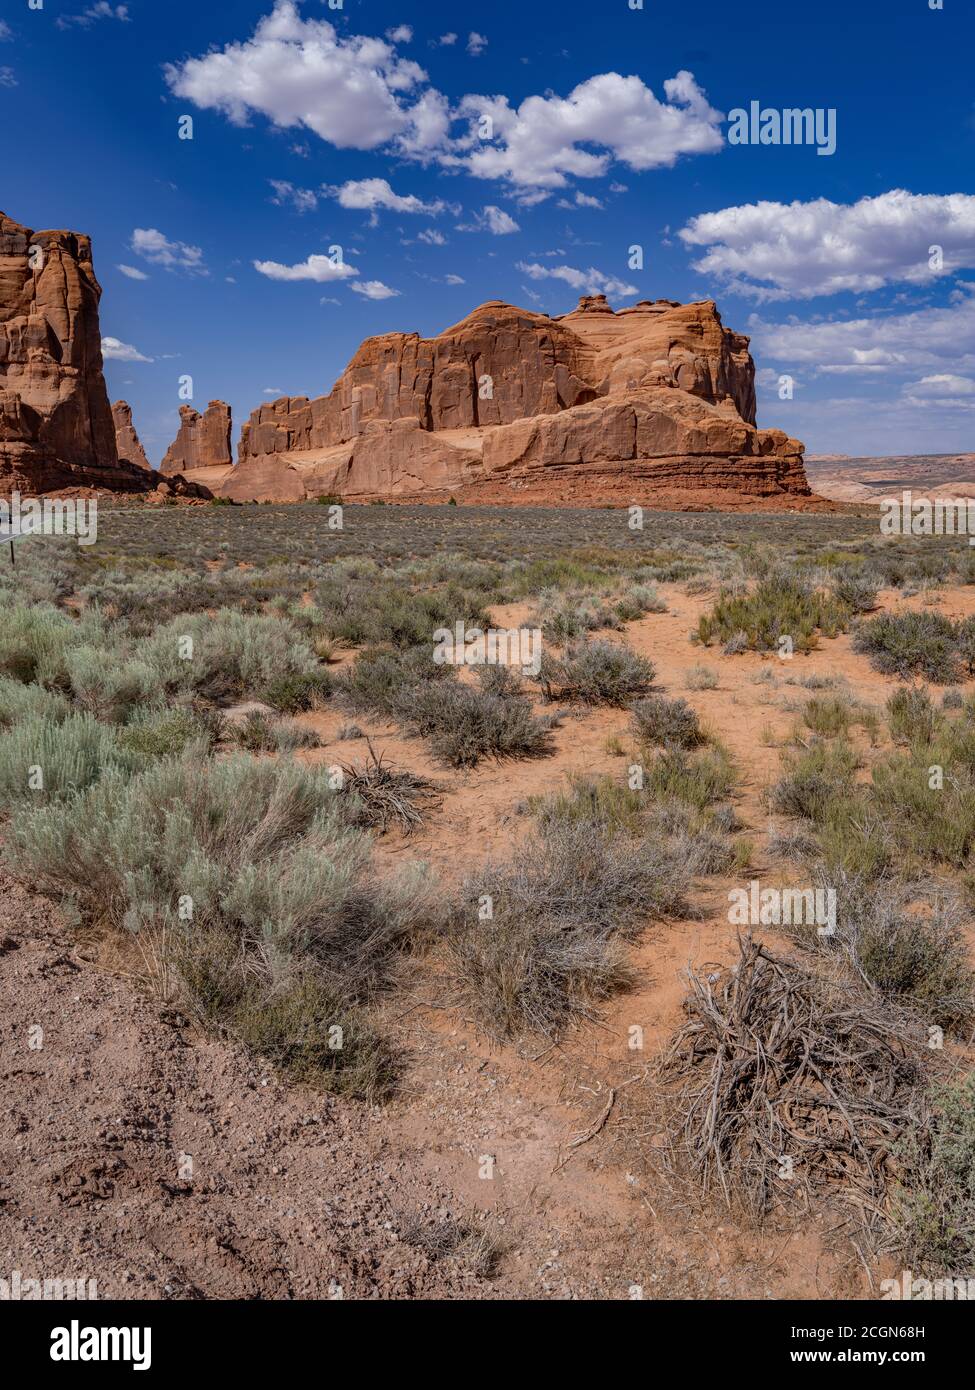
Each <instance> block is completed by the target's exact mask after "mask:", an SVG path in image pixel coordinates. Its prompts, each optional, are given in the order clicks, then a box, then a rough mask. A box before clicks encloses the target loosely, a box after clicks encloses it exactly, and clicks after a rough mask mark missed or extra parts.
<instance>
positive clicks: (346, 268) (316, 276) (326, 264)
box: [254, 255, 359, 285]
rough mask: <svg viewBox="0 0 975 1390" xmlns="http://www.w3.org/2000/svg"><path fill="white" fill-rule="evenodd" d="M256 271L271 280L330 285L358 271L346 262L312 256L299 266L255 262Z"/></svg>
mask: <svg viewBox="0 0 975 1390" xmlns="http://www.w3.org/2000/svg"><path fill="white" fill-rule="evenodd" d="M254 269H255V270H257V271H260V273H261V274H262V275H266V276H267V278H268V279H269V280H314V281H315V282H316V283H317V284H320V285H324V284H328V283H329V282H330V281H332V280H347V279H348V278H349V276H350V275H358V273H359V272H358V271H357V270H356V269H355V268H354V267H353V266H351V265H347V264H346V263H345V261H333V260H332V258H331V256H320V255H311V256H308V257H306V259H305V260H303V261H299V262H298V264H297V265H282V264H281V262H280V261H255V262H254Z"/></svg>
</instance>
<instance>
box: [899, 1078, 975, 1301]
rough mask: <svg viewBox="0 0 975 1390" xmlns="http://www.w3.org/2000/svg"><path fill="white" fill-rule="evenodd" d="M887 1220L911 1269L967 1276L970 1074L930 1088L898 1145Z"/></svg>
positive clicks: (974, 1181) (972, 1249)
mask: <svg viewBox="0 0 975 1390" xmlns="http://www.w3.org/2000/svg"><path fill="white" fill-rule="evenodd" d="M896 1158H897V1161H898V1162H899V1164H900V1165H901V1180H900V1182H899V1183H898V1185H897V1187H896V1188H895V1190H894V1193H893V1200H892V1210H891V1221H892V1223H893V1225H894V1230H895V1233H896V1238H897V1243H898V1245H899V1246H900V1248H901V1249H902V1250H903V1251H904V1254H905V1255H906V1257H907V1260H908V1262H909V1264H910V1267H911V1268H920V1269H924V1270H929V1271H931V1272H933V1273H937V1274H943V1273H944V1272H945V1271H949V1274H962V1275H964V1274H966V1273H968V1272H970V1271H971V1269H972V1268H973V1265H975V1072H970V1073H969V1074H968V1076H966V1077H962V1078H961V1079H959V1080H957V1081H954V1082H952V1083H951V1084H947V1085H946V1084H939V1085H936V1086H934V1087H932V1089H931V1092H930V1094H929V1097H928V1105H927V1110H926V1114H925V1116H924V1123H923V1124H921V1125H918V1126H917V1127H912V1128H910V1129H908V1131H907V1132H906V1133H905V1135H904V1136H903V1138H902V1140H901V1142H900V1144H899V1145H898V1146H897V1150H896Z"/></svg>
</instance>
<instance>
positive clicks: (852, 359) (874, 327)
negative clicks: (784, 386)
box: [748, 285, 975, 377]
mask: <svg viewBox="0 0 975 1390" xmlns="http://www.w3.org/2000/svg"><path fill="white" fill-rule="evenodd" d="M748 328H749V332H750V333H751V335H752V345H753V348H754V349H755V350H756V351H757V352H758V353H760V354H761V355H762V356H764V357H769V358H772V359H773V360H774V361H776V362H782V363H783V364H786V363H793V364H794V363H801V364H808V365H809V366H810V367H811V368H812V369H813V371H815V372H817V373H826V374H827V375H854V376H856V375H864V376H868V377H869V376H871V375H885V374H890V373H892V372H897V371H898V370H899V371H917V370H922V371H923V370H925V369H927V368H930V369H932V372H933V373H934V374H937V373H938V372H939V370H940V371H944V372H950V373H957V372H958V371H959V369H961V370H962V371H970V370H972V369H975V285H973V286H971V287H969V288H967V289H966V290H965V291H964V292H963V293H962V296H961V298H959V299H958V300H957V301H956V302H955V303H952V304H949V305H945V306H943V307H939V308H927V309H915V310H914V311H913V312H911V313H907V314H886V315H883V316H880V317H877V318H864V319H843V320H827V321H825V322H822V323H808V322H800V321H799V320H798V319H791V320H790V321H789V322H787V323H768V322H766V321H765V320H763V319H762V318H760V317H759V315H757V314H753V315H752V316H751V318H750V320H749V324H748Z"/></svg>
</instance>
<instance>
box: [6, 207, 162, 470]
mask: <svg viewBox="0 0 975 1390" xmlns="http://www.w3.org/2000/svg"><path fill="white" fill-rule="evenodd" d="M100 297H101V287H100V285H99V284H98V281H97V280H96V279H95V272H94V268H93V266H92V257H91V241H90V240H89V238H88V237H86V236H83V235H81V234H80V233H78V232H66V231H47V232H34V231H31V229H30V228H29V227H23V226H21V225H20V223H18V222H14V221H13V219H12V218H9V217H7V216H6V215H5V214H3V213H0V492H3V493H5V494H6V493H9V492H11V491H12V490H13V489H15V488H16V489H18V490H20V491H21V492H24V493H42V492H49V491H52V490H56V489H58V488H62V487H65V488H66V487H108V488H112V489H113V490H115V491H144V490H146V488H147V487H149V486H151V484H150V483H149V482H148V481H147V479H146V478H145V476H144V473H143V470H141V469H138V468H133V467H132V466H131V465H129V464H126V463H124V462H120V461H119V457H118V451H117V447H116V443H115V425H114V422H113V420H112V411H111V408H110V407H109V403H108V393H107V391H106V389H105V378H104V376H103V374H102V352H101V331H100V328H99V323H98V301H99V299H100Z"/></svg>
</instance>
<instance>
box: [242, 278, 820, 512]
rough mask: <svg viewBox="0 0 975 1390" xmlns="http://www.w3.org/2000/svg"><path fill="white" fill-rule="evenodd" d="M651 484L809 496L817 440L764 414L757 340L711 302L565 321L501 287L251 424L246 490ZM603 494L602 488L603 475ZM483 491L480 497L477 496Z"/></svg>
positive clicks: (660, 303)
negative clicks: (754, 351) (767, 426)
mask: <svg viewBox="0 0 975 1390" xmlns="http://www.w3.org/2000/svg"><path fill="white" fill-rule="evenodd" d="M570 477H571V478H572V480H573V485H574V484H575V482H577V481H578V480H579V479H580V478H582V477H586V478H591V479H593V480H594V483H595V482H598V480H599V479H600V478H604V479H606V480H611V482H612V489H613V490H614V491H618V489H619V487H620V486H624V485H625V483H626V480H627V479H631V480H632V481H633V483H634V485H638V487H639V489H642V490H643V491H648V490H650V491H652V490H653V489H654V488H663V489H666V490H667V491H668V492H670V491H672V490H674V489H676V490H678V491H679V490H680V488H681V486H682V479H686V484H685V485H686V487H687V488H689V489H693V490H695V491H698V492H701V491H707V490H708V489H710V488H714V489H730V490H732V491H737V492H739V493H742V494H745V495H749V496H755V497H768V496H773V495H775V494H783V495H795V496H804V495H808V494H809V487H808V484H807V483H806V478H805V473H804V471H803V466H802V445H801V444H800V443H799V442H798V440H795V439H790V438H789V437H788V436H787V435H785V434H783V433H782V431H781V430H759V429H757V428H756V425H755V367H754V363H753V362H752V358H751V355H750V353H749V351H748V339H747V338H746V337H744V336H742V335H741V334H738V333H733V332H731V331H730V330H729V329H727V328H725V327H724V325H723V324H722V322H721V316H720V314H719V313H718V310H717V307H716V305H715V304H714V303H713V301H711V300H705V301H703V302H701V303H697V304H683V305H682V304H678V303H676V302H675V301H674V300H657V301H653V302H651V301H649V300H644V301H642V302H641V303H639V304H636V305H634V306H632V307H631V308H627V309H623V310H621V311H620V312H618V313H617V312H614V310H613V309H612V308H611V307H610V305H609V304H608V303H607V302H606V298H605V296H604V295H586V296H583V298H582V299H581V300H580V302H579V307H578V308H577V309H576V310H575V311H574V312H572V313H570V314H566V315H564V316H563V317H561V318H558V319H553V318H549V317H548V316H546V315H544V314H535V313H532V312H530V311H528V310H524V309H518V308H516V307H515V306H513V305H510V304H504V303H502V302H500V301H498V300H491V301H490V302H489V303H487V304H482V305H481V306H480V308H478V309H475V310H474V311H473V313H471V314H469V315H468V316H467V318H465V319H463V320H462V321H461V322H460V323H458V324H455V325H454V326H453V327H452V328H448V329H446V330H445V331H444V332H443V333H442V334H440V335H439V336H438V337H436V338H428V339H425V338H420V337H419V336H418V335H417V334H415V333H413V334H404V333H392V334H386V335H384V336H382V337H378V338H369V339H367V340H366V342H364V343H363V344H362V346H361V347H360V348H359V350H358V352H357V353H356V355H355V356H354V357H353V359H352V361H351V362H350V364H349V366H348V367H347V368H346V370H345V371H344V372H343V374H342V376H341V377H340V378H339V380H338V382H337V383H336V385H335V387H334V388H333V389H332V391H331V392H330V393H329V395H327V396H319V397H316V398H315V399H313V400H309V399H308V398H307V397H305V396H299V397H289V396H284V397H282V398H281V399H280V400H276V401H273V402H271V403H270V404H267V405H263V406H261V407H260V408H259V409H258V410H256V411H255V412H254V413H253V414H252V415H251V417H250V419H249V420H248V422H247V423H246V424H245V425H244V428H243V431H242V434H241V440H240V448H239V461H238V464H237V467H236V468H234V469H233V470H232V472H231V473H230V474H228V476H227V478H226V480H225V481H224V482H223V483H222V484H221V485H220V486H219V488H218V491H220V492H221V493H222V494H223V495H225V496H229V497H233V498H235V499H237V500H241V501H245V500H262V501H292V500H300V499H301V498H302V497H314V496H320V495H323V494H325V493H335V494H337V495H341V496H343V497H349V498H354V497H361V498H368V497H375V496H390V497H406V496H423V495H424V494H428V495H431V496H433V495H436V494H441V495H442V494H444V493H445V492H450V491H455V490H467V491H465V495H468V492H470V493H471V494H474V493H476V491H477V488H478V487H479V486H481V487H485V488H486V487H490V488H491V489H492V490H493V492H492V496H493V495H494V493H496V492H497V488H498V487H499V486H502V485H504V484H506V483H507V484H510V485H511V486H512V487H526V486H529V485H531V486H532V488H533V489H535V491H536V492H537V488H535V485H536V484H538V483H540V482H543V481H546V480H549V481H551V483H552V493H553V497H557V495H558V489H559V488H561V487H563V486H564V485H565V482H566V480H567V479H568V478H570ZM596 490H597V491H598V488H597V489H596ZM470 500H475V498H474V496H473V495H471V496H470Z"/></svg>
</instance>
